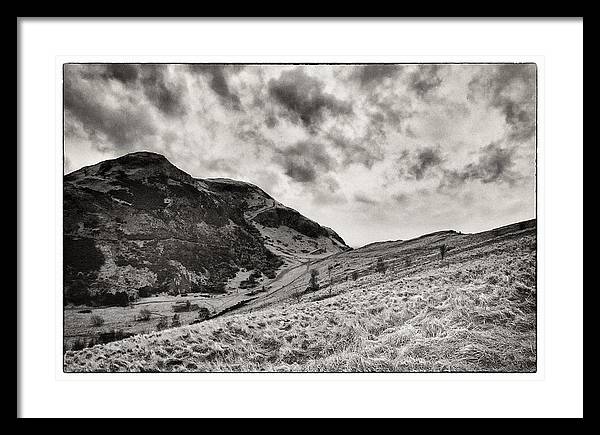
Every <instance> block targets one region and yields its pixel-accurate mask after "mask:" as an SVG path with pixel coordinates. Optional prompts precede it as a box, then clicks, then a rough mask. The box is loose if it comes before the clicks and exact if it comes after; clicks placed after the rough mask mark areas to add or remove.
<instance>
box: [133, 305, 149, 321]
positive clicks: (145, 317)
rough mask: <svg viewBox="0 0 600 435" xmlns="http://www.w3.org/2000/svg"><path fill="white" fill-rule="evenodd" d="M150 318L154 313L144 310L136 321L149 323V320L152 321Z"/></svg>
mask: <svg viewBox="0 0 600 435" xmlns="http://www.w3.org/2000/svg"><path fill="white" fill-rule="evenodd" d="M150 316H152V312H151V311H150V310H149V309H147V308H142V309H141V310H140V312H139V313H138V315H137V317H136V319H135V320H137V321H140V322H147V321H148V320H150Z"/></svg>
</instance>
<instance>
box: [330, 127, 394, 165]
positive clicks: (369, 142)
mask: <svg viewBox="0 0 600 435" xmlns="http://www.w3.org/2000/svg"><path fill="white" fill-rule="evenodd" d="M325 138H326V139H327V140H328V141H330V142H331V143H332V145H333V146H335V147H336V148H337V150H339V151H341V153H342V157H343V158H342V162H341V163H342V165H343V166H344V167H347V166H349V165H352V164H354V163H357V164H360V165H363V166H364V167H366V168H368V169H371V168H372V167H373V165H374V164H375V163H376V162H380V161H382V160H383V159H384V157H385V156H384V152H383V150H382V149H381V147H380V146H379V145H378V143H379V141H380V140H381V138H380V137H377V135H376V133H375V132H374V131H373V129H371V128H368V129H367V131H366V133H365V135H364V136H360V137H348V135H346V134H344V132H343V131H341V130H340V129H339V128H336V127H333V128H331V129H330V130H329V131H328V132H327V133H326V134H325Z"/></svg>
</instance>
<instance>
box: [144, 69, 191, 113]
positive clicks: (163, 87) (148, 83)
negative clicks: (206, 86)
mask: <svg viewBox="0 0 600 435" xmlns="http://www.w3.org/2000/svg"><path fill="white" fill-rule="evenodd" d="M141 84H142V87H143V89H144V94H145V95H146V97H148V100H150V102H152V104H154V105H155V106H156V107H157V108H158V109H159V110H160V111H161V112H163V113H164V114H165V115H167V116H182V115H184V114H185V112H186V108H185V103H184V101H183V96H184V93H186V88H185V85H183V84H182V83H180V82H178V81H177V80H176V78H175V77H174V76H171V75H170V74H169V65H160V64H154V65H144V68H143V69H142V77H141Z"/></svg>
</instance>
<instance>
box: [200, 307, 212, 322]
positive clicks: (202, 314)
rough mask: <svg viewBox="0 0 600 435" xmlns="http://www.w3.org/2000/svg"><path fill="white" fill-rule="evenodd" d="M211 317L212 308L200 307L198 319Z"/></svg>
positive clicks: (202, 319)
mask: <svg viewBox="0 0 600 435" xmlns="http://www.w3.org/2000/svg"><path fill="white" fill-rule="evenodd" d="M209 317H210V310H209V309H208V308H206V307H200V308H199V309H198V320H200V321H204V320H206V319H208V318H209Z"/></svg>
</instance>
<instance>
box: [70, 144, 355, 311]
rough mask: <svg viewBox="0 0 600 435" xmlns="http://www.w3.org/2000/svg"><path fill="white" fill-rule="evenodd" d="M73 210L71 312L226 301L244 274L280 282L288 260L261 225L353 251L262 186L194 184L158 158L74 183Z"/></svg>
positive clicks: (135, 160)
mask: <svg viewBox="0 0 600 435" xmlns="http://www.w3.org/2000/svg"><path fill="white" fill-rule="evenodd" d="M63 205H64V209H63V217H64V233H63V241H64V300H65V303H73V304H95V305H122V304H127V302H128V301H130V300H132V299H135V298H137V297H139V296H149V295H151V294H154V293H159V292H163V291H165V292H170V293H175V294H177V293H180V292H181V293H183V292H213V293H216V292H224V291H226V286H227V282H228V281H229V280H231V279H232V278H234V277H235V276H236V274H237V273H238V272H239V271H240V270H241V269H244V270H247V271H254V272H253V273H254V275H255V276H256V275H259V276H264V277H265V278H264V279H270V278H271V279H272V278H274V277H275V274H276V272H277V270H278V269H280V268H281V267H282V265H283V260H282V259H281V258H280V257H279V256H278V255H277V252H276V251H274V250H272V249H269V248H268V247H267V246H266V245H265V238H264V236H263V235H262V234H261V231H260V228H261V226H260V225H256V223H262V225H264V226H268V227H281V226H285V227H290V228H294V229H295V230H296V231H298V233H300V234H303V235H305V236H307V237H310V238H316V239H315V240H317V239H318V240H319V241H320V242H321V243H322V242H323V241H327V240H329V241H328V242H327V243H329V244H328V246H331V250H332V252H331V253H334V252H337V251H339V250H345V249H348V248H347V246H346V245H345V243H344V242H343V240H342V239H341V238H340V237H339V236H338V235H337V234H335V233H334V232H333V231H331V230H329V229H326V228H324V227H321V226H319V225H318V224H317V223H316V222H313V221H310V220H309V219H307V218H305V217H303V216H302V215H300V213H298V212H296V211H295V210H292V209H289V208H287V207H284V206H282V205H280V204H278V203H277V202H276V201H275V200H274V199H273V198H271V197H270V196H269V195H267V194H266V193H265V192H263V191H262V190H261V189H259V188H258V187H256V186H254V185H251V184H248V183H242V182H236V181H233V180H225V179H223V180H221V179H209V180H200V179H194V178H193V177H191V176H190V175H188V174H186V173H185V172H183V171H181V170H179V169H178V168H176V167H175V166H173V165H172V164H171V163H170V162H169V161H168V160H167V159H166V158H164V157H163V156H161V155H158V154H154V153H147V152H141V153H133V154H128V155H126V156H123V157H120V158H118V159H114V160H109V161H105V162H102V163H99V164H97V165H94V166H89V167H86V168H82V169H80V170H78V171H76V172H73V173H71V174H68V175H66V176H65V177H64V202H63ZM334 239H335V243H331V242H332V241H333V240H334ZM292 248H293V247H292ZM292 251H293V249H292Z"/></svg>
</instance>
